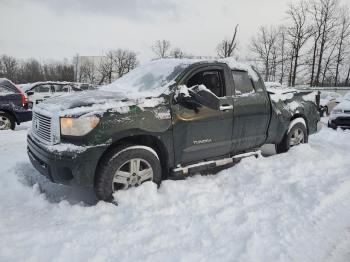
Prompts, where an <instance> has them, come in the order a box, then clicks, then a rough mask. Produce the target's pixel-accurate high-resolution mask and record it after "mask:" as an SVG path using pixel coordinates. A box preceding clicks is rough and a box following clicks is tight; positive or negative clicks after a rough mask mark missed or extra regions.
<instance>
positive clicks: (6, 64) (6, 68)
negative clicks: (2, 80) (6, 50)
mask: <svg viewBox="0 0 350 262" xmlns="http://www.w3.org/2000/svg"><path fill="white" fill-rule="evenodd" d="M0 64H1V67H2V72H1V74H2V75H3V76H5V77H7V78H9V79H11V80H13V81H16V80H17V79H16V76H17V75H16V74H17V72H18V69H19V68H18V61H17V59H16V58H14V57H12V56H7V55H3V56H1V61H0Z"/></svg>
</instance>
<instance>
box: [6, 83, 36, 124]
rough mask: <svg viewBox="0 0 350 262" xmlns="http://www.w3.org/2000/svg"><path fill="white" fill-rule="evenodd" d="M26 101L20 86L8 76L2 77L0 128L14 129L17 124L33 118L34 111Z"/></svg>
mask: <svg viewBox="0 0 350 262" xmlns="http://www.w3.org/2000/svg"><path fill="white" fill-rule="evenodd" d="M26 103H27V100H26V97H25V95H24V93H23V91H22V90H21V89H20V88H19V87H17V86H16V85H15V84H14V83H12V82H11V81H10V80H8V79H6V78H0V130H6V129H12V130H13V129H15V127H16V124H18V125H19V124H21V123H22V122H26V121H30V120H31V119H32V111H31V110H28V109H27V108H25V107H26Z"/></svg>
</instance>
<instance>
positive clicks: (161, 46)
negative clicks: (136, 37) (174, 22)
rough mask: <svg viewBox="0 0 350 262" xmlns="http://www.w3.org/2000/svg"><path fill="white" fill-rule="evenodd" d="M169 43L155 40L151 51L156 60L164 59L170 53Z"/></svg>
mask: <svg viewBox="0 0 350 262" xmlns="http://www.w3.org/2000/svg"><path fill="white" fill-rule="evenodd" d="M170 46H171V45H170V42H169V41H168V40H164V39H163V40H157V41H156V42H155V43H154V45H153V46H152V51H153V52H154V53H155V55H156V56H157V58H166V57H168V56H169V52H170Z"/></svg>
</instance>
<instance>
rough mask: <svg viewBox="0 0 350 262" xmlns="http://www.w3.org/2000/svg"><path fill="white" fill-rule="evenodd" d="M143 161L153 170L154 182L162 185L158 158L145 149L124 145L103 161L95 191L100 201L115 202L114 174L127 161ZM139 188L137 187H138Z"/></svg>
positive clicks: (99, 166)
mask: <svg viewBox="0 0 350 262" xmlns="http://www.w3.org/2000/svg"><path fill="white" fill-rule="evenodd" d="M135 158H136V159H141V160H145V161H147V163H149V165H150V167H151V168H152V170H153V179H152V181H153V182H154V183H156V184H157V185H160V183H161V181H162V168H161V164H160V161H159V159H158V157H157V156H156V155H155V154H154V153H152V151H150V150H147V149H146V148H144V147H142V146H141V147H137V146H134V145H124V146H121V147H117V148H115V149H114V150H112V151H111V152H109V153H108V154H106V155H105V156H104V157H103V159H101V161H100V163H99V165H98V167H97V170H96V176H95V182H94V191H95V194H96V196H97V198H98V199H100V200H103V201H107V202H111V201H113V193H114V192H113V187H114V184H113V182H112V181H113V178H114V174H115V173H116V172H117V171H118V170H119V168H121V167H122V166H123V165H124V164H125V163H126V162H127V161H129V160H131V159H135ZM136 186H137V185H136Z"/></svg>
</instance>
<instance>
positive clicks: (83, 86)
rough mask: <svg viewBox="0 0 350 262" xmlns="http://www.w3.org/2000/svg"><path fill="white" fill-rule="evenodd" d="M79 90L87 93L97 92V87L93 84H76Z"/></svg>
mask: <svg viewBox="0 0 350 262" xmlns="http://www.w3.org/2000/svg"><path fill="white" fill-rule="evenodd" d="M75 85H76V87H77V88H79V89H81V90H82V91H87V90H95V89H96V86H94V85H93V84H86V83H76V84H75Z"/></svg>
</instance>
